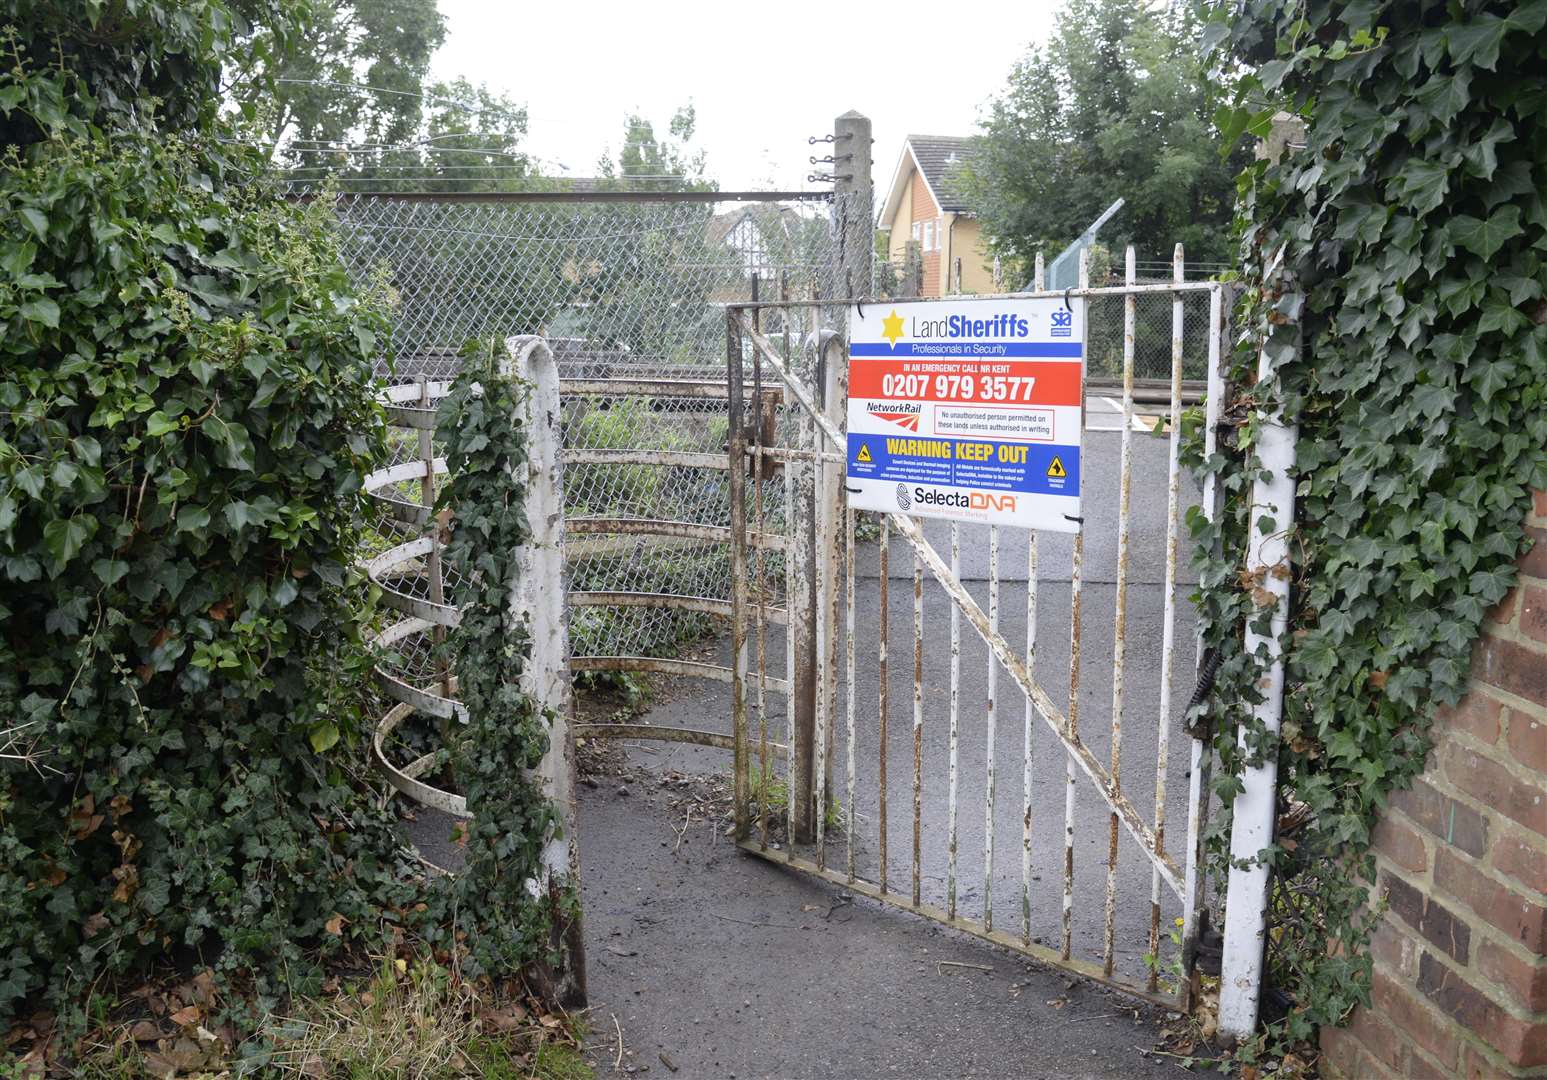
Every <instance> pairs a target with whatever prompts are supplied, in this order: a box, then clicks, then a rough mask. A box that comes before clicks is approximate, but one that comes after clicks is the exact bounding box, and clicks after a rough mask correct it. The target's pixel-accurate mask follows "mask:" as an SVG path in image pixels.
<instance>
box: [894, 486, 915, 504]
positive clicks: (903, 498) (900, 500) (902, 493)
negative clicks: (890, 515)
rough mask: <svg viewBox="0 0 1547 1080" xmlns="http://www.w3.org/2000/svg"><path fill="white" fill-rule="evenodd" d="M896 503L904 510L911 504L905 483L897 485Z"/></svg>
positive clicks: (911, 499) (911, 500)
mask: <svg viewBox="0 0 1547 1080" xmlns="http://www.w3.org/2000/svg"><path fill="white" fill-rule="evenodd" d="M897 505H898V506H899V507H901V508H902V509H904V510H906V509H907V508H908V507H910V506H912V505H913V498H912V497H911V496H910V495H909V494H908V485H907V484H898V485H897Z"/></svg>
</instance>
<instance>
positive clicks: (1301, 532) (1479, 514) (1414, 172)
mask: <svg viewBox="0 0 1547 1080" xmlns="http://www.w3.org/2000/svg"><path fill="white" fill-rule="evenodd" d="M1215 20H1216V21H1215V23H1214V24H1213V26H1212V27H1211V29H1210V36H1211V38H1212V40H1213V41H1214V43H1215V44H1216V45H1217V46H1218V51H1217V52H1216V59H1217V60H1218V61H1219V62H1220V64H1221V69H1220V75H1221V78H1222V80H1224V81H1226V82H1227V83H1228V85H1229V87H1230V93H1231V95H1232V100H1231V101H1230V102H1229V103H1227V105H1226V106H1225V107H1224V109H1223V110H1222V112H1221V115H1220V119H1221V121H1222V123H1223V124H1224V126H1225V127H1226V129H1227V130H1228V131H1230V132H1232V133H1233V134H1240V133H1241V132H1243V131H1247V130H1251V131H1253V132H1254V133H1258V134H1261V133H1265V132H1266V129H1267V126H1268V123H1269V121H1270V118H1271V117H1272V115H1273V113H1274V112H1275V111H1276V110H1279V109H1287V110H1288V111H1289V112H1291V113H1293V114H1294V115H1295V116H1297V117H1298V118H1300V119H1302V120H1303V121H1304V123H1305V144H1306V145H1305V146H1304V147H1303V148H1299V147H1293V148H1291V150H1290V152H1289V153H1287V154H1286V155H1285V156H1284V157H1283V158H1282V160H1281V161H1279V162H1278V163H1277V164H1270V163H1268V162H1258V163H1257V164H1255V165H1254V166H1253V167H1251V168H1250V169H1248V170H1247V171H1246V172H1245V173H1244V174H1243V176H1242V178H1241V189H1240V193H1241V210H1242V218H1243V226H1244V233H1243V247H1242V265H1243V267H1245V268H1246V272H1245V273H1246V280H1245V282H1244V284H1245V285H1246V287H1247V292H1246V297H1245V302H1244V306H1243V309H1242V315H1243V316H1244V322H1243V324H1242V325H1243V327H1244V331H1245V332H1244V335H1243V339H1242V342H1241V348H1240V349H1239V350H1238V351H1237V352H1236V354H1235V358H1234V371H1233V376H1234V380H1235V384H1236V386H1237V387H1238V389H1239V397H1238V399H1237V400H1236V401H1234V402H1232V403H1229V406H1230V407H1228V408H1227V409H1226V415H1227V417H1230V418H1232V419H1233V420H1234V421H1235V422H1236V426H1235V427H1233V428H1232V430H1231V431H1230V432H1229V433H1228V437H1227V438H1226V439H1225V441H1224V443H1223V444H1222V448H1221V453H1219V454H1218V455H1216V456H1215V457H1214V458H1213V459H1212V460H1208V461H1201V460H1199V459H1198V457H1197V445H1196V443H1195V444H1194V455H1195V462H1196V464H1197V465H1198V467H1199V469H1200V471H1201V472H1202V473H1204V474H1208V473H1213V474H1217V475H1218V476H1220V477H1221V479H1222V482H1223V485H1224V490H1225V492H1226V495H1227V507H1226V511H1227V512H1226V513H1225V514H1224V515H1222V518H1221V520H1220V522H1219V524H1218V525H1216V526H1212V527H1210V526H1208V525H1206V524H1205V523H1204V522H1202V521H1201V519H1198V520H1195V521H1194V522H1193V526H1194V533H1195V535H1196V536H1197V538H1198V539H1199V540H1200V541H1201V544H1200V550H1201V552H1202V556H1201V559H1202V563H1201V565H1200V568H1199V571H1200V582H1201V586H1202V590H1201V591H1202V598H1203V606H1202V609H1201V616H1202V622H1203V627H1204V632H1205V634H1206V636H1207V640H1208V642H1209V644H1210V645H1212V646H1213V647H1214V648H1216V649H1218V650H1220V653H1221V656H1222V658H1223V663H1222V666H1221V668H1220V671H1219V676H1218V680H1217V684H1216V685H1217V687H1218V689H1217V690H1216V695H1215V702H1216V705H1215V714H1216V718H1217V720H1216V729H1215V730H1216V736H1215V746H1216V749H1217V750H1218V752H1219V754H1220V756H1221V758H1222V760H1223V761H1224V764H1225V768H1224V769H1223V770H1222V773H1221V776H1220V780H1219V785H1218V786H1219V793H1220V795H1221V796H1222V797H1224V799H1225V800H1226V805H1227V807H1228V805H1229V800H1230V798H1232V797H1233V796H1234V794H1235V792H1236V791H1238V790H1239V773H1240V769H1241V766H1242V765H1243V760H1242V756H1241V754H1240V753H1239V752H1238V751H1237V749H1236V730H1237V725H1242V724H1244V725H1247V726H1248V729H1249V730H1250V723H1249V713H1248V710H1249V707H1250V704H1251V701H1252V697H1253V694H1254V692H1255V691H1254V689H1253V688H1254V687H1255V686H1256V684H1257V679H1258V664H1259V658H1258V657H1254V656H1249V655H1247V654H1246V653H1245V652H1244V651H1243V645H1242V639H1241V627H1242V625H1243V624H1244V623H1245V622H1246V621H1247V620H1250V619H1258V618H1261V617H1262V612H1261V610H1260V609H1259V608H1258V607H1257V606H1256V603H1255V601H1254V597H1253V591H1254V588H1255V587H1256V586H1257V585H1259V584H1260V582H1254V581H1252V580H1250V578H1249V577H1248V576H1247V575H1245V574H1244V573H1243V570H1244V567H1245V565H1246V561H1247V560H1246V537H1247V529H1248V523H1249V516H1250V514H1251V513H1253V512H1255V511H1254V510H1253V508H1251V507H1250V506H1249V505H1248V504H1249V502H1250V499H1249V494H1250V486H1251V481H1252V477H1253V474H1254V472H1255V470H1256V469H1257V468H1259V467H1260V465H1259V463H1258V462H1257V460H1256V458H1255V455H1254V451H1253V447H1254V445H1255V432H1256V428H1255V423H1256V421H1255V420H1254V419H1253V415H1254V414H1253V409H1254V407H1255V406H1258V405H1264V404H1270V403H1273V402H1278V403H1282V405H1283V408H1284V410H1285V412H1286V414H1287V416H1288V417H1289V418H1291V419H1293V420H1294V421H1296V422H1298V424H1299V452H1298V462H1297V467H1296V468H1297V475H1298V500H1299V514H1298V521H1297V522H1296V523H1295V525H1294V529H1293V536H1292V538H1291V543H1290V549H1291V551H1292V553H1293V567H1292V571H1293V575H1294V578H1293V580H1294V589H1293V622H1292V629H1291V632H1290V634H1289V636H1288V639H1287V640H1286V642H1285V646H1286V649H1287V660H1288V690H1287V693H1286V700H1285V706H1284V708H1285V711H1284V725H1283V732H1282V738H1280V739H1277V740H1265V741H1262V742H1259V740H1262V739H1263V733H1262V732H1261V731H1257V732H1255V733H1253V744H1254V745H1263V746H1265V748H1266V751H1265V752H1269V753H1276V754H1277V755H1278V763H1279V769H1280V776H1281V779H1282V781H1283V783H1284V785H1285V793H1286V795H1288V796H1292V797H1293V799H1294V800H1297V801H1298V802H1300V803H1303V804H1305V809H1306V810H1307V811H1308V812H1309V815H1310V817H1309V821H1308V823H1307V824H1305V825H1304V826H1303V827H1302V828H1300V829H1298V830H1297V831H1294V832H1292V833H1291V834H1288V835H1285V836H1282V837H1281V838H1280V839H1279V840H1278V842H1277V843H1275V844H1274V845H1273V846H1272V847H1271V848H1269V849H1268V851H1267V853H1266V854H1267V857H1268V858H1269V859H1270V861H1271V864H1272V866H1273V867H1274V869H1275V871H1276V876H1275V893H1274V910H1273V918H1274V928H1273V934H1272V940H1271V941H1270V947H1269V956H1270V959H1271V960H1272V961H1273V964H1274V970H1273V977H1274V980H1275V981H1276V982H1277V984H1278V986H1279V987H1280V988H1281V989H1283V990H1285V991H1287V992H1288V993H1289V995H1290V996H1291V997H1292V999H1293V1002H1294V1005H1293V1008H1292V1010H1291V1012H1290V1014H1289V1016H1288V1017H1287V1019H1286V1020H1284V1022H1283V1023H1282V1024H1281V1025H1280V1027H1279V1028H1278V1029H1277V1030H1278V1031H1279V1033H1281V1034H1284V1035H1287V1036H1289V1037H1290V1038H1300V1037H1303V1036H1305V1035H1307V1034H1308V1033H1309V1032H1310V1031H1311V1030H1312V1029H1313V1027H1314V1026H1315V1025H1319V1024H1329V1023H1330V1024H1336V1023H1339V1022H1341V1021H1342V1020H1344V1019H1346V1017H1347V1015H1348V1013H1349V1011H1350V1009H1351V1008H1352V1006H1353V1005H1354V1004H1355V1003H1356V1002H1358V1001H1361V1000H1364V999H1366V998H1367V996H1368V988H1369V974H1370V965H1369V960H1368V958H1367V956H1366V953H1365V946H1366V944H1367V930H1368V925H1369V924H1368V921H1367V917H1368V916H1367V913H1368V910H1369V909H1368V908H1367V907H1366V906H1365V905H1366V903H1367V899H1368V893H1367V886H1366V885H1365V882H1366V881H1367V880H1368V879H1369V875H1370V860H1369V857H1368V855H1367V848H1368V845H1369V841H1370V829H1371V827H1372V824H1373V821H1374V816H1375V814H1376V813H1377V812H1378V811H1379V810H1380V809H1381V808H1382V807H1383V806H1384V805H1385V804H1386V801H1387V798H1388V796H1389V794H1390V793H1391V792H1392V791H1394V790H1397V789H1400V788H1402V787H1405V786H1406V785H1408V784H1409V783H1410V782H1411V781H1412V779H1413V777H1414V776H1416V775H1417V774H1418V773H1419V772H1420V771H1421V770H1422V769H1423V767H1424V761H1425V757H1426V755H1427V753H1428V750H1429V745H1430V742H1429V738H1428V734H1427V733H1428V728H1429V723H1430V718H1431V716H1432V713H1433V710H1434V709H1435V707H1436V706H1438V705H1441V704H1448V703H1453V702H1455V701H1456V700H1457V699H1458V698H1459V697H1460V695H1461V694H1462V693H1463V692H1464V690H1465V685H1466V678H1467V671H1468V662H1469V654H1470V651H1471V648H1472V644H1473V642H1474V640H1475V639H1476V637H1477V635H1478V631H1479V627H1480V624H1481V622H1482V620H1483V618H1484V615H1485V613H1486V612H1487V611H1488V609H1489V608H1490V607H1491V606H1492V605H1493V604H1495V603H1496V602H1498V601H1499V600H1500V599H1501V598H1502V597H1503V596H1504V595H1505V594H1506V592H1507V591H1508V590H1509V588H1510V586H1511V584H1512V583H1513V581H1514V575H1515V570H1514V562H1515V560H1516V558H1517V557H1518V556H1519V555H1520V554H1521V552H1522V548H1523V546H1524V543H1525V533H1524V529H1523V525H1522V522H1523V518H1524V516H1525V514H1526V512H1527V508H1528V506H1529V505H1530V501H1531V495H1530V491H1531V489H1532V488H1543V487H1547V325H1544V323H1547V302H1544V281H1547V265H1544V253H1547V199H1544V192H1547V137H1544V135H1543V132H1544V131H1547V84H1544V83H1543V80H1542V79H1541V78H1539V77H1531V76H1532V75H1534V74H1535V73H1539V72H1540V71H1541V70H1542V65H1543V63H1544V57H1547V29H1544V28H1547V0H1527V2H1524V3H1516V2H1512V0H1449V2H1441V0H1424V2H1419V3H1394V2H1380V0H1245V2H1244V3H1238V2H1231V3H1218V4H1217V5H1216V11H1215ZM1280 251H1282V253H1283V264H1282V267H1281V269H1273V270H1269V269H1265V268H1267V267H1271V266H1272V263H1273V258H1274V256H1275V254H1276V253H1278V252H1280ZM1297 342H1302V343H1303V347H1299V348H1297V347H1296V343H1297ZM1259 350H1266V354H1267V356H1268V358H1269V360H1270V361H1271V363H1272V374H1271V376H1270V377H1269V378H1268V379H1267V380H1266V381H1263V382H1258V381H1257V378H1256V370H1257V356H1258V352H1259ZM1216 545H1217V546H1216ZM1302 812H1304V811H1302ZM1219 824H1220V829H1219V831H1218V832H1217V834H1216V840H1217V846H1216V852H1215V853H1216V857H1217V858H1218V860H1219V863H1218V865H1219V868H1220V869H1221V870H1223V867H1224V859H1225V857H1226V855H1227V851H1226V845H1225V843H1224V840H1223V837H1224V835H1225V834H1224V831H1223V829H1224V828H1225V827H1227V826H1228V822H1227V821H1226V822H1221V823H1219Z"/></svg>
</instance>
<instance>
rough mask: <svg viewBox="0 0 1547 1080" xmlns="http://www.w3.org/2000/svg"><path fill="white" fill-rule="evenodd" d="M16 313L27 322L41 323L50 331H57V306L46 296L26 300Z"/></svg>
mask: <svg viewBox="0 0 1547 1080" xmlns="http://www.w3.org/2000/svg"><path fill="white" fill-rule="evenodd" d="M17 313H18V314H19V315H21V317H22V318H24V319H26V320H27V321H28V322H35V323H42V324H43V325H44V326H46V327H48V328H49V329H50V330H58V329H59V305H58V304H56V303H54V302H53V301H52V300H50V299H49V298H48V297H46V296H40V297H38V299H36V300H28V301H27V302H26V303H25V304H23V305H22V306H21V307H20V308H18V309H17Z"/></svg>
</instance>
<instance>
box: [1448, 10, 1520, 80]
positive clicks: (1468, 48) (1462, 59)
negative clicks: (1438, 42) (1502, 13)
mask: <svg viewBox="0 0 1547 1080" xmlns="http://www.w3.org/2000/svg"><path fill="white" fill-rule="evenodd" d="M1508 31H1509V24H1508V23H1507V22H1505V21H1504V20H1503V19H1501V18H1499V17H1498V16H1497V15H1494V14H1492V13H1491V12H1483V13H1482V14H1480V15H1478V17H1477V18H1475V19H1473V20H1472V21H1471V22H1468V23H1452V24H1451V25H1450V26H1448V27H1446V28H1445V44H1446V46H1447V47H1448V48H1449V50H1450V58H1451V59H1452V60H1454V61H1455V62H1456V63H1457V64H1458V65H1459V64H1475V65H1476V66H1477V67H1480V68H1482V69H1483V70H1484V71H1492V70H1493V67H1494V65H1495V64H1497V63H1498V62H1499V46H1500V45H1501V44H1503V42H1504V35H1505V34H1506V33H1507V32H1508Z"/></svg>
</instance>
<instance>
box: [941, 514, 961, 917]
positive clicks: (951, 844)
mask: <svg viewBox="0 0 1547 1080" xmlns="http://www.w3.org/2000/svg"><path fill="white" fill-rule="evenodd" d="M950 573H951V581H952V582H954V583H955V584H956V587H957V588H958V589H961V591H962V592H964V593H965V592H966V590H965V589H963V588H962V584H961V526H960V525H959V524H958V523H956V522H954V521H953V522H951V571H950ZM961 672H962V642H961V605H960V604H952V605H951V715H950V727H949V734H948V736H947V739H948V741H949V745H950V751H949V753H950V761H949V765H948V768H947V773H946V784H947V795H946V803H945V815H946V835H947V841H946V853H947V862H946V871H945V910H946V911H947V912H948V913H949V914H950V916H951V918H953V919H954V918H956V766H957V755H958V749H959V742H960V739H959V728H960V723H961Z"/></svg>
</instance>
